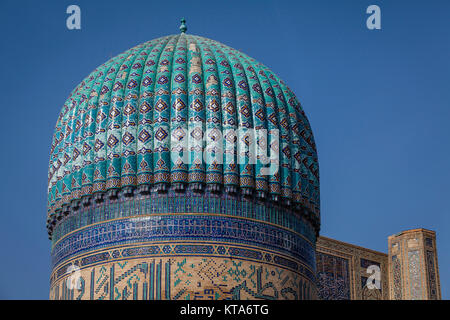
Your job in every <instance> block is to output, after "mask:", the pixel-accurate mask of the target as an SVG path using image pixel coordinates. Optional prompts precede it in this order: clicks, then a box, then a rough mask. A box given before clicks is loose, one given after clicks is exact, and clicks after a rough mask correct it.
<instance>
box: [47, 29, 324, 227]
mask: <svg viewBox="0 0 450 320" xmlns="http://www.w3.org/2000/svg"><path fill="white" fill-rule="evenodd" d="M239 127H244V128H259V129H267V130H273V129H277V130H279V132H280V147H279V150H278V151H277V152H278V153H279V159H280V167H279V170H278V172H277V173H276V174H274V175H271V176H263V175H261V174H260V169H261V168H262V167H263V163H262V162H261V159H258V160H257V162H256V164H251V163H249V159H248V155H246V154H244V155H243V156H242V157H243V158H242V159H243V160H244V161H243V162H242V163H240V164H236V163H235V164H228V163H225V164H220V163H218V162H214V161H213V162H212V163H209V164H208V163H205V162H201V163H198V162H196V161H193V162H192V163H191V164H178V163H174V162H173V161H172V160H171V157H170V156H169V155H170V152H175V151H176V150H175V149H174V148H175V147H174V145H173V141H172V142H171V141H170V139H171V135H172V134H173V133H176V132H177V130H181V129H184V130H188V132H189V137H188V138H189V150H188V152H189V154H190V156H191V157H192V159H201V154H200V153H201V152H200V151H199V148H200V147H202V146H203V147H205V148H206V150H207V157H209V158H211V159H213V158H214V156H215V154H214V153H215V151H214V150H215V148H216V147H217V145H218V144H219V143H223V145H224V148H226V146H227V144H229V142H228V141H227V138H226V133H227V132H228V131H227V130H229V129H237V128H239ZM199 130H200V131H203V132H207V133H208V132H209V133H211V132H213V131H214V130H219V131H220V132H221V134H222V137H223V138H222V139H221V141H218V140H215V139H214V137H212V136H211V135H208V137H206V140H205V141H203V140H202V139H200V138H201V137H200V136H199V135H198V133H199V132H200V131H199ZM207 130H209V131H207ZM202 141H203V142H202ZM241 144H242V142H241V141H240V140H239V141H237V146H235V149H233V150H231V151H230V152H231V153H230V156H231V157H234V158H235V157H236V156H237V150H240V149H239V148H240V146H241ZM268 145H269V146H270V145H272V142H271V141H270V137H269V140H268ZM176 183H186V184H187V183H190V184H195V183H199V184H212V185H218V186H226V187H232V188H231V189H230V190H234V189H233V188H238V189H242V190H246V189H249V190H252V191H254V192H257V193H258V192H259V193H262V194H267V195H268V196H274V197H275V198H276V197H279V199H280V200H281V201H286V200H289V201H292V203H294V204H296V205H297V206H301V207H303V208H307V209H308V210H310V211H311V212H312V213H313V215H315V217H316V219H317V220H318V218H319V202H320V201H319V170H318V161H317V153H316V146H315V143H314V138H313V134H312V131H311V128H310V125H309V122H308V120H307V118H306V116H305V113H304V111H303V110H302V108H301V106H300V103H299V102H298V100H297V98H296V97H295V95H294V94H293V93H292V92H291V91H290V90H289V88H288V87H287V86H286V84H285V83H284V82H283V81H282V80H280V79H279V78H278V77H277V76H276V75H275V74H273V73H272V72H271V71H270V70H269V69H268V68H267V67H265V66H264V65H262V64H260V63H259V62H257V61H255V60H254V59H252V58H250V57H248V56H247V55H245V54H244V53H242V52H239V51H237V50H234V49H232V48H230V47H227V46H225V45H223V44H221V43H219V42H216V41H213V40H210V39H206V38H202V37H199V36H193V35H188V34H185V33H182V34H179V35H172V36H166V37H162V38H159V39H155V40H152V41H148V42H145V43H143V44H140V45H138V46H136V47H134V48H131V49H130V50H128V51H126V52H124V53H122V54H120V55H118V56H117V57H114V58H112V59H111V60H109V61H107V62H106V63H104V64H103V65H101V66H99V67H98V68H97V69H95V70H94V71H93V72H92V73H91V74H90V75H89V76H87V77H86V78H85V79H84V80H83V81H82V82H81V83H80V85H78V86H77V87H76V88H75V89H74V90H73V92H72V93H71V94H70V96H69V98H68V99H67V101H66V103H65V104H64V106H63V108H62V110H61V113H60V115H59V118H58V121H57V124H56V128H55V132H54V136H53V141H52V145H51V155H50V164H49V176H48V214H49V217H51V218H52V219H53V217H55V215H56V216H57V214H56V213H58V212H59V210H60V209H61V208H62V206H63V205H70V204H71V203H72V201H73V200H81V199H82V198H83V197H87V196H91V195H94V194H96V193H101V192H106V191H108V190H113V189H120V188H124V187H139V186H142V185H145V186H154V185H159V184H164V185H169V184H172V185H173V184H176ZM227 190H228V189H227ZM282 199H283V200H282Z"/></svg>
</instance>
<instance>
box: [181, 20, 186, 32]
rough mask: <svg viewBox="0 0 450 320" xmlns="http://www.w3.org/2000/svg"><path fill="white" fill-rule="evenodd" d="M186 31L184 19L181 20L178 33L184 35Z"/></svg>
mask: <svg viewBox="0 0 450 320" xmlns="http://www.w3.org/2000/svg"><path fill="white" fill-rule="evenodd" d="M186 30H187V27H186V19H185V18H181V26H180V31H181V33H186Z"/></svg>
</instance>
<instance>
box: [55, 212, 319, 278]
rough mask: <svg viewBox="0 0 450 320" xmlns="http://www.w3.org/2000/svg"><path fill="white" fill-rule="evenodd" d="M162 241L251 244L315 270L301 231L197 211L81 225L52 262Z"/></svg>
mask: <svg viewBox="0 0 450 320" xmlns="http://www.w3.org/2000/svg"><path fill="white" fill-rule="evenodd" d="M163 240H166V241H169V240H173V241H180V240H198V241H208V240H214V241H216V242H225V243H236V244H237V243H244V244H250V245H254V246H258V247H260V248H267V249H271V250H277V251H279V252H283V253H284V254H287V255H290V256H292V257H293V258H296V259H299V260H300V261H303V262H304V263H305V264H306V265H308V266H310V267H311V268H312V269H313V270H314V269H315V255H314V247H313V244H312V243H310V242H309V241H307V240H306V239H305V238H303V237H301V236H300V235H298V234H295V233H293V232H290V231H288V230H283V229H280V228H279V227H276V226H273V225H269V224H263V223H260V222H256V221H251V220H242V219H236V218H230V217H222V216H211V215H209V216H204V215H195V214H190V215H175V214H170V215H164V216H161V215H156V216H138V217H135V218H123V219H118V220H112V221H109V222H105V223H100V224H95V225H91V226H88V227H86V228H82V229H80V230H77V231H76V232H73V233H71V234H69V235H67V236H66V237H64V238H62V239H61V240H60V241H59V242H57V243H56V244H55V245H54V246H53V248H52V264H53V266H56V265H58V264H59V263H61V262H63V261H64V260H67V259H69V258H71V257H73V256H75V255H79V254H82V253H85V252H90V251H94V250H98V249H100V248H105V247H113V246H117V245H122V244H125V243H126V244H130V243H143V242H148V243H152V242H155V241H163Z"/></svg>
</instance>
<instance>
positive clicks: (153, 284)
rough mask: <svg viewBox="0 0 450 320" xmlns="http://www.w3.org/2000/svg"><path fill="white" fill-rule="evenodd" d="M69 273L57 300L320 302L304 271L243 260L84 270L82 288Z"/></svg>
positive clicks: (141, 262)
mask: <svg viewBox="0 0 450 320" xmlns="http://www.w3.org/2000/svg"><path fill="white" fill-rule="evenodd" d="M69 276H70V274H66V275H64V276H62V277H61V278H59V279H57V280H56V281H55V282H54V283H52V285H51V289H50V299H54V300H61V299H64V300H81V299H89V300H155V299H157V300H198V299H202V300H219V299H220V300H222V299H226V300H231V299H233V300H236V299H242V300H246V299H251V300H258V299H264V300H275V299H289V300H290V299H314V298H315V295H316V293H315V291H314V290H315V289H314V285H313V282H311V280H310V279H308V278H306V277H304V276H302V274H301V273H299V272H293V271H291V270H288V269H285V268H283V267H277V266H274V265H270V264H265V263H258V262H252V261H246V260H242V259H235V258H233V259H230V258H213V257H203V258H202V257H173V258H167V257H157V258H145V259H131V260H124V261H117V262H110V263H106V264H101V265H97V266H92V267H88V268H82V269H81V271H80V275H79V277H77V279H78V280H77V283H78V284H79V285H78V286H74V287H71V286H70V285H69V286H68V281H67V278H68V277H69Z"/></svg>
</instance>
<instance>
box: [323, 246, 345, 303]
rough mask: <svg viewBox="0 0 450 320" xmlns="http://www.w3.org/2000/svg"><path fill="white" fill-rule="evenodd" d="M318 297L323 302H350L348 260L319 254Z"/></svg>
mask: <svg viewBox="0 0 450 320" xmlns="http://www.w3.org/2000/svg"><path fill="white" fill-rule="evenodd" d="M316 255H317V282H318V285H317V286H318V295H319V297H320V299H322V300H350V283H351V279H350V270H349V261H348V259H345V258H341V257H338V256H335V255H330V254H325V253H322V252H317V253H316Z"/></svg>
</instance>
